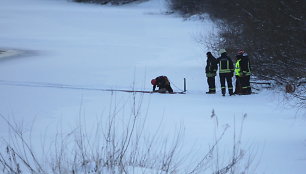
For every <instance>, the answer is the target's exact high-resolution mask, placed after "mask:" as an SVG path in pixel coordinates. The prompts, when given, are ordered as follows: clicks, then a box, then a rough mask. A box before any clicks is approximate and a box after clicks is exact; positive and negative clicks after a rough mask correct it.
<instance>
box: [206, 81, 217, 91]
mask: <svg viewBox="0 0 306 174" xmlns="http://www.w3.org/2000/svg"><path fill="white" fill-rule="evenodd" d="M207 83H208V88H209V92H216V83H215V77H207Z"/></svg>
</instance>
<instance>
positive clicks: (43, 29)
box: [0, 0, 306, 174]
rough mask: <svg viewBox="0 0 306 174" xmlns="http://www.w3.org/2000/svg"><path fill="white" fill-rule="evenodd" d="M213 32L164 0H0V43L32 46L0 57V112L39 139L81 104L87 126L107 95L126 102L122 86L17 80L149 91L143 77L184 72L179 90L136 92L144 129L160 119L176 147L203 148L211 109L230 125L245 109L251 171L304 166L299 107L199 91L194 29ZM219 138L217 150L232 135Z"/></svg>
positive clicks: (200, 67) (285, 172) (70, 119)
mask: <svg viewBox="0 0 306 174" xmlns="http://www.w3.org/2000/svg"><path fill="white" fill-rule="evenodd" d="M214 30H215V26H214V24H213V22H212V21H210V20H206V21H198V20H196V19H191V20H184V19H182V18H180V17H179V16H177V15H167V8H166V5H165V2H164V1H163V0H151V1H148V2H144V3H133V4H129V5H124V6H119V7H118V6H116V7H112V6H100V5H94V4H83V3H73V2H69V1H65V0H27V1H25V0H1V1H0V50H2V49H4V50H27V51H30V52H33V53H35V54H26V55H25V56H18V57H16V58H14V59H9V58H7V57H6V58H5V60H6V61H2V60H1V59H0V91H1V92H0V114H1V115H3V116H4V117H7V118H10V119H13V120H16V121H18V122H23V126H24V128H25V129H30V128H32V129H33V130H32V131H33V133H32V138H33V141H34V142H40V138H41V136H42V134H43V133H44V132H45V131H48V132H49V133H50V134H52V133H56V132H57V131H58V127H59V126H58V125H62V127H64V128H63V129H64V130H67V131H69V130H70V128H72V127H74V125H75V123H76V122H78V119H79V117H80V108H82V109H81V110H82V115H83V114H84V117H86V121H87V124H89V125H90V124H93V123H94V122H95V121H96V119H97V118H98V117H99V116H101V115H103V113H105V112H108V109H109V107H110V101H112V100H114V98H116V100H117V102H118V105H123V104H126V105H127V106H126V108H129V105H130V102H129V100H130V98H131V94H129V93H121V92H115V93H111V92H105V91H104V92H103V91H95V90H72V89H67V88H52V87H30V86H31V85H28V86H22V85H21V86H20V85H18V84H20V83H26V84H37V83H43V84H51V86H52V85H54V84H59V85H60V84H65V85H71V86H78V87H84V88H100V89H133V88H135V89H140V90H152V86H151V84H150V81H151V79H152V78H155V77H157V76H159V75H167V76H168V78H169V79H170V81H171V83H172V86H173V88H174V90H175V91H179V90H181V89H182V88H183V78H186V79H187V90H188V92H187V94H186V95H161V94H144V96H143V97H144V99H143V101H142V102H143V103H144V104H143V105H144V106H148V118H147V122H148V123H149V126H148V129H154V128H155V127H158V126H159V124H160V122H161V121H162V125H161V126H162V128H161V132H162V135H163V136H167V135H168V134H169V133H171V132H173V131H175V130H177V128H178V127H179V126H180V125H183V127H184V129H185V139H184V146H186V147H192V146H195V147H194V149H199V148H201V147H205V150H206V148H207V147H208V145H210V144H212V140H213V133H214V125H213V121H212V119H211V118H210V116H211V112H212V110H214V111H215V113H216V115H217V116H218V121H219V125H221V126H224V125H229V126H230V127H229V129H230V130H231V131H233V127H234V125H233V123H234V121H233V120H234V118H235V119H236V120H237V122H239V120H241V118H242V117H243V115H244V114H246V115H247V116H246V120H245V125H244V130H243V140H242V141H243V144H244V145H245V146H246V147H249V146H251V147H253V148H254V149H256V150H255V151H256V153H257V155H256V160H257V161H258V162H259V165H258V167H257V169H256V171H257V173H267V174H289V173H290V174H302V173H304V172H305V171H306V131H305V130H306V122H305V118H304V117H302V116H301V115H302V114H303V113H305V112H296V111H297V108H288V107H285V104H284V103H283V102H282V99H281V94H275V93H273V92H271V91H265V90H263V91H260V92H259V94H256V95H250V96H233V97H229V96H226V97H222V96H221V94H220V87H219V86H220V85H219V84H218V83H217V86H218V94H216V95H206V94H204V93H205V91H206V90H207V88H208V87H207V84H206V78H205V74H204V66H205V60H206V58H205V53H206V52H207V51H210V50H207V48H205V46H203V45H200V44H198V43H197V42H196V39H195V37H197V36H198V35H199V34H201V35H203V36H205V35H208V34H209V33H210V32H213V31H214ZM216 56H217V55H216ZM217 81H218V77H217ZM7 82H10V84H15V85H8V83H7ZM32 86H33V85H32ZM34 86H35V85H34ZM32 122H34V125H32ZM237 124H238V123H237ZM0 127H1V132H0V136H1V138H2V137H7V136H8V135H9V133H8V131H7V125H6V124H5V123H4V122H2V121H1V122H0ZM224 140H225V142H224V144H223V146H222V147H223V148H224V149H225V150H224V151H226V150H227V148H228V147H229V146H230V144H231V143H232V135H231V134H227V135H226V137H225V138H224ZM1 148H3V147H2V146H1ZM229 149H230V148H229ZM194 153H195V154H196V152H194Z"/></svg>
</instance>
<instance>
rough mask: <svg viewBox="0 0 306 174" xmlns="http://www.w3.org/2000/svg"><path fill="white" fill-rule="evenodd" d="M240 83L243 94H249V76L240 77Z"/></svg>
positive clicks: (250, 91)
mask: <svg viewBox="0 0 306 174" xmlns="http://www.w3.org/2000/svg"><path fill="white" fill-rule="evenodd" d="M240 79H241V80H240V81H241V89H242V91H241V92H242V93H243V94H251V93H252V89H251V84H250V76H243V77H240Z"/></svg>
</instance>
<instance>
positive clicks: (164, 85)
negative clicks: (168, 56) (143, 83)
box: [151, 76, 173, 93]
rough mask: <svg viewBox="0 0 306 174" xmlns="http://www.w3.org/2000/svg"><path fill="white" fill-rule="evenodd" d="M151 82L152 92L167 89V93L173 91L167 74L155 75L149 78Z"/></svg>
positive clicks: (165, 90) (163, 91)
mask: <svg viewBox="0 0 306 174" xmlns="http://www.w3.org/2000/svg"><path fill="white" fill-rule="evenodd" d="M151 84H152V85H153V92H160V93H166V92H167V91H168V92H169V93H173V89H172V88H171V86H170V82H169V80H168V78H167V76H159V77H156V78H155V79H152V80H151ZM156 86H157V87H158V88H159V89H158V90H155V89H156Z"/></svg>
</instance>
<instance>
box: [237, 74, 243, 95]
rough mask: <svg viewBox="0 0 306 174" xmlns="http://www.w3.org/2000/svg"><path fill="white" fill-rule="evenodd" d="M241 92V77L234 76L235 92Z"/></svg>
mask: <svg viewBox="0 0 306 174" xmlns="http://www.w3.org/2000/svg"><path fill="white" fill-rule="evenodd" d="M241 92H242V88H241V78H240V77H239V76H236V86H235V94H240V93H241Z"/></svg>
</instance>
